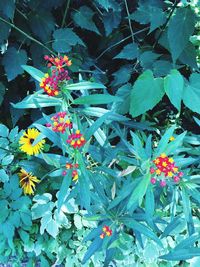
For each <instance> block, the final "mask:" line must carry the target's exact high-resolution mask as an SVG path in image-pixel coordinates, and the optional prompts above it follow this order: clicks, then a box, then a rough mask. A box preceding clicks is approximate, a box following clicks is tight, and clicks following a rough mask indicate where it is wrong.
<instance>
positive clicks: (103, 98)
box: [73, 94, 122, 105]
mask: <svg viewBox="0 0 200 267" xmlns="http://www.w3.org/2000/svg"><path fill="white" fill-rule="evenodd" d="M120 101H122V99H121V98H119V97H117V96H113V95H109V94H93V95H87V96H81V97H79V98H76V99H75V100H74V102H73V104H79V105H101V104H108V103H112V102H120Z"/></svg>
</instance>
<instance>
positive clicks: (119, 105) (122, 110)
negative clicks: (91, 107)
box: [112, 83, 132, 115]
mask: <svg viewBox="0 0 200 267" xmlns="http://www.w3.org/2000/svg"><path fill="white" fill-rule="evenodd" d="M131 89H132V86H131V84H130V83H128V84H124V85H122V86H121V87H120V88H119V89H118V90H117V92H116V96H118V97H121V98H122V99H123V102H115V103H113V105H112V110H115V111H116V112H117V113H119V114H122V115H124V114H126V113H128V112H129V108H130V96H131Z"/></svg>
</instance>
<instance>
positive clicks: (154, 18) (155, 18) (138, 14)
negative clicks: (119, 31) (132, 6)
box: [130, 2, 166, 32]
mask: <svg viewBox="0 0 200 267" xmlns="http://www.w3.org/2000/svg"><path fill="white" fill-rule="evenodd" d="M130 19H132V20H135V21H137V22H139V23H140V24H148V23H150V30H149V32H152V31H154V30H155V29H156V28H158V27H160V26H161V25H163V24H164V23H165V21H166V15H165V13H164V12H163V10H162V9H161V8H158V7H155V6H153V5H151V4H150V3H148V2H147V3H142V2H141V3H140V6H139V8H138V9H137V11H135V12H134V13H132V14H131V15H130Z"/></svg>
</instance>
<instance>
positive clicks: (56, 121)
mask: <svg viewBox="0 0 200 267" xmlns="http://www.w3.org/2000/svg"><path fill="white" fill-rule="evenodd" d="M66 115H67V113H66V112H65V111H62V112H58V113H57V114H55V115H54V116H53V117H51V120H52V121H53V123H52V124H51V123H47V124H46V127H52V130H53V131H54V132H59V133H65V131H66V128H70V129H71V128H72V123H71V121H70V119H69V118H68V117H66Z"/></svg>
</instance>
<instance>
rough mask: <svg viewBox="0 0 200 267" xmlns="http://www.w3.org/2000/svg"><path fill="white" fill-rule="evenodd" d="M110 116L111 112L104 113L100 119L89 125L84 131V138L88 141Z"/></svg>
mask: <svg viewBox="0 0 200 267" xmlns="http://www.w3.org/2000/svg"><path fill="white" fill-rule="evenodd" d="M110 114H112V112H107V113H105V114H104V115H103V116H102V117H100V118H98V119H97V120H96V121H95V122H94V123H93V124H91V125H90V128H88V129H87V130H86V133H85V138H86V140H89V139H90V137H91V136H92V135H93V134H94V133H95V132H96V131H97V130H98V129H99V128H100V127H101V125H102V124H103V123H104V122H105V120H106V119H108V117H109V116H110Z"/></svg>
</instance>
